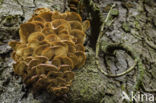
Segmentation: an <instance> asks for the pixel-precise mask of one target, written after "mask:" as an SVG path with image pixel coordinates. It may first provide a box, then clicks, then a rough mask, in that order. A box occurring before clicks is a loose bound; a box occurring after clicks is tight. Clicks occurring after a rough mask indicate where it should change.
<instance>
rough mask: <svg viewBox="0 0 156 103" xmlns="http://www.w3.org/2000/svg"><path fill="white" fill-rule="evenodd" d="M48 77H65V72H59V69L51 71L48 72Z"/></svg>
mask: <svg viewBox="0 0 156 103" xmlns="http://www.w3.org/2000/svg"><path fill="white" fill-rule="evenodd" d="M47 77H49V78H52V79H54V78H57V77H63V73H62V72H58V71H50V72H48V74H47Z"/></svg>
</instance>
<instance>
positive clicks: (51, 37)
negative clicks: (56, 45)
mask: <svg viewBox="0 0 156 103" xmlns="http://www.w3.org/2000/svg"><path fill="white" fill-rule="evenodd" d="M45 40H47V41H48V42H54V41H60V38H59V37H58V36H57V35H56V34H49V35H48V36H46V38H45Z"/></svg>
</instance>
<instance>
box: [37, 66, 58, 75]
mask: <svg viewBox="0 0 156 103" xmlns="http://www.w3.org/2000/svg"><path fill="white" fill-rule="evenodd" d="M50 71H57V67H56V66H55V65H52V64H39V65H37V67H36V73H37V74H48V73H49V72H50Z"/></svg>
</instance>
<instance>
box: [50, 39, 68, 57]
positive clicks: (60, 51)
mask: <svg viewBox="0 0 156 103" xmlns="http://www.w3.org/2000/svg"><path fill="white" fill-rule="evenodd" d="M52 45H53V48H54V50H55V55H56V56H66V55H67V52H68V45H67V44H65V43H63V42H53V44H52Z"/></svg>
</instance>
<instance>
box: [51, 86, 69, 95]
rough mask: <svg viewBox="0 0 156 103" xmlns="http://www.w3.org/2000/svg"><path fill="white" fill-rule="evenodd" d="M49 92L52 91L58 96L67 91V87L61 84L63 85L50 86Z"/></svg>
mask: <svg viewBox="0 0 156 103" xmlns="http://www.w3.org/2000/svg"><path fill="white" fill-rule="evenodd" d="M49 91H50V92H52V93H54V94H55V95H56V96H60V95H62V94H65V93H67V92H68V91H69V88H67V87H65V86H63V87H51V88H50V90H49Z"/></svg>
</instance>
